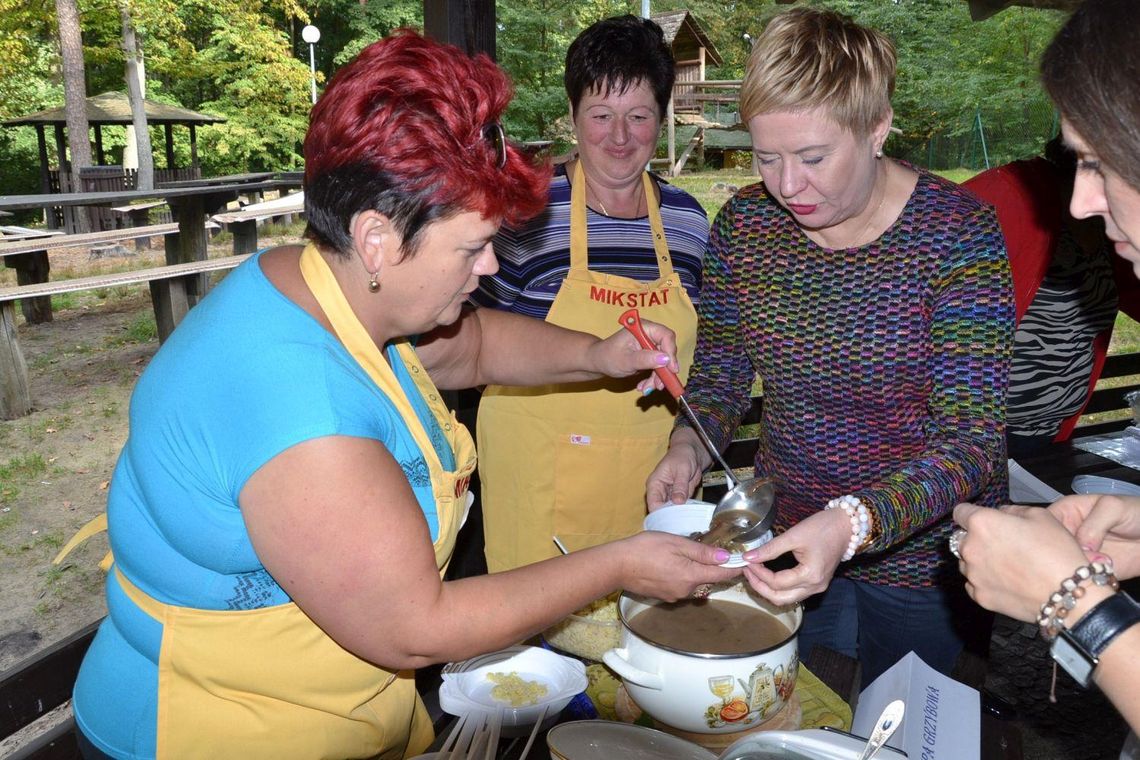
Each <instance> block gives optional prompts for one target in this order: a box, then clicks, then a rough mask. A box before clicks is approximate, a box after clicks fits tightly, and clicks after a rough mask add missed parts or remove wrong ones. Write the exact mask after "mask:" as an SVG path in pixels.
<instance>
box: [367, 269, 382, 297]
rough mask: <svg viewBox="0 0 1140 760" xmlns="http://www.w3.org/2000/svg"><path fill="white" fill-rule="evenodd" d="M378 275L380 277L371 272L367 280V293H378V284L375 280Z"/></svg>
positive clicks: (376, 273)
mask: <svg viewBox="0 0 1140 760" xmlns="http://www.w3.org/2000/svg"><path fill="white" fill-rule="evenodd" d="M379 275H380V273H379V272H373V273H372V276H371V277H370V278H369V279H368V292H369V293H379V292H380V283H379V282H377V281H376V278H377V277H378V276H379Z"/></svg>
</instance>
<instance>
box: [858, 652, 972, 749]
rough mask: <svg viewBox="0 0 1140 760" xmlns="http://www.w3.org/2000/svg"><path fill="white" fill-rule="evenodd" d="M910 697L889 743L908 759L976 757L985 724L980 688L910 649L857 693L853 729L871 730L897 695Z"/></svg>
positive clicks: (864, 732)
mask: <svg viewBox="0 0 1140 760" xmlns="http://www.w3.org/2000/svg"><path fill="white" fill-rule="evenodd" d="M896 699H901V700H903V701H904V702H905V703H906V713H905V715H904V716H903V721H902V725H901V726H899V728H898V730H897V731H895V735H894V736H892V737H891V739H890V741H888V742H887V746H890V747H895V748H896V749H901V750H902V751H904V752H906V754H907V757H908V758H910V760H978V758H979V755H980V754H981V742H982V730H981V713H980V708H981V704H980V699H979V696H978V692H977V690H976V689H971V688H970V687H969V686H966V685H965V684H961V683H958V682H957V681H955V680H954V679H952V678H949V677H948V676H944V675H942V674H941V673H939V672H938V671H937V670H934V669H933V668H932V667H930V666H929V665H927V664H926V663H925V662H923V661H922V660H921V659H920V658H919V656H918V655H916V654H915V653H914V652H911V653H910V654H908V655H907V656H906V657H904V658H902V659H901V660H899V661H898V662H896V663H895V664H894V665H893V666H892V667H891V668H890V669H889V670H887V671H886V672H885V673H883V674H882V675H881V676H879V677H878V678H876V679H875V681H874V682H873V683H872V684H871V685H870V686H868V687H867V688H866V689H864V690H863V693H862V694H860V695H859V708H858V709H857V710H856V711H855V717H854V720H853V721H852V725H851V732H852V733H853V734H855V735H856V736H870V735H871V731H873V730H874V728H875V721H877V720H878V718H879V713H881V712H882V711H883V708H884V707H886V706H887V705H888V704H890V703H891V702H892V701H893V700H896Z"/></svg>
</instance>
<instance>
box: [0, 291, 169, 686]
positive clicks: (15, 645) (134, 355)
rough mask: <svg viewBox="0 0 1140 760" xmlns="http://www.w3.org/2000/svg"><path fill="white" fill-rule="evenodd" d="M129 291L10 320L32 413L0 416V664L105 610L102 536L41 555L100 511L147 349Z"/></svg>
mask: <svg viewBox="0 0 1140 760" xmlns="http://www.w3.org/2000/svg"><path fill="white" fill-rule="evenodd" d="M133 290H134V291H135V292H131V293H122V294H112V295H111V296H110V297H109V298H107V299H105V300H103V301H102V303H98V302H96V303H92V304H86V303H85V304H84V306H82V307H80V308H77V309H66V310H61V311H58V312H57V313H56V315H55V319H54V321H52V322H49V323H46V324H42V325H21V326H20V327H19V328H18V336H19V341H20V347H21V349H22V350H23V352H24V357H25V360H26V361H27V363H28V374H29V378H28V379H29V384H30V386H31V392H32V399H33V404H34V406H35V410H34V411H33V412H32V414H30V415H28V416H26V417H21V418H19V419H16V420H9V421H3V422H0V447H2V448H0V451H3V454H0V505H2V506H0V510H2V511H0V575H2V576H3V578H4V583H3V584H2V585H0V671H3V670H5V669H6V668H8V667H10V666H12V665H13V664H15V663H16V662H18V661H20V660H21V659H23V658H25V657H27V656H28V655H30V654H31V653H33V652H35V651H37V650H38V649H41V648H42V647H45V646H47V645H49V644H51V643H52V642H54V641H56V640H58V639H61V638H63V637H65V636H66V635H68V634H70V633H72V632H73V631H75V630H78V629H79V628H81V627H83V626H84V625H86V624H87V623H89V622H91V621H93V620H96V619H98V618H99V617H101V616H102V615H103V614H104V613H105V612H106V609H105V607H104V603H103V589H102V581H103V573H102V571H100V570H99V568H98V563H99V559H100V558H101V557H102V556H103V554H104V553H105V552H106V551H107V541H106V536H105V535H101V536H97V537H95V538H93V539H91V540H90V541H88V542H87V543H86V544H85V545H83V546H81V547H80V548H79V549H77V550H76V551H75V552H73V553H72V554H71V555H70V556H68V557H67V559H66V560H65V561H64V562H63V563H62V564H60V565H58V566H56V565H53V564H52V558H53V557H54V556H55V554H56V553H57V552H58V551H59V549H60V548H61V547H62V546H63V544H64V543H65V542H66V541H67V540H68V539H69V538H71V536H72V535H73V534H74V533H75V531H76V530H77V529H79V528H80V527H81V526H83V525H84V524H85V523H86V522H87V521H88V520H90V519H91V518H93V517H95V516H96V515H98V514H100V513H101V512H102V511H103V510H104V508H105V506H106V496H107V484H108V481H109V480H110V478H111V471H112V469H113V468H114V464H115V458H116V457H117V455H118V451H119V448H120V447H121V446H122V444H123V442H124V441H125V440H126V435H127V406H128V400H129V397H130V392H131V388H132V387H133V385H134V381H135V379H136V378H137V377H138V375H139V373H140V372H141V371H142V369H143V368H144V367H145V366H146V363H147V361H148V360H149V359H150V357H151V356H152V355H153V354H154V352H155V350H156V349H157V348H158V340H157V338H153V337H150V338H147V337H146V336H145V333H144V334H143V335H142V336H140V335H139V333H140V332H142V331H140V329H139V328H138V327H137V326H136V325H137V323H138V322H139V321H142V320H145V319H146V318H148V317H150V298H149V296H148V295H147V294H146V293H145V292H138V291H139V289H133ZM152 321H153V319H152Z"/></svg>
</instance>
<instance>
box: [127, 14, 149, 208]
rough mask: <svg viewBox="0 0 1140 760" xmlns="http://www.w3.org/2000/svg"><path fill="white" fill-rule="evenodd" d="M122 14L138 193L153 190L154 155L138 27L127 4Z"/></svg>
mask: <svg viewBox="0 0 1140 760" xmlns="http://www.w3.org/2000/svg"><path fill="white" fill-rule="evenodd" d="M119 15H120V17H121V18H122V21H123V56H124V57H125V59H126V62H127V69H126V78H127V99H128V100H129V101H130V103H131V123H132V125H133V126H134V130H135V139H136V140H137V146H138V161H139V163H138V184H137V185H136V187H137V188H138V189H139V190H153V189H154V154H153V153H151V149H150V130H149V129H148V128H147V122H146V104H145V103H143V97H144V93H143V87H142V74H141V69H142V67H141V61H140V59H141V58H142V52H141V50H140V49H139V44H138V37H137V35H136V34H135V25H134V22H133V21H132V20H131V9H130V6H129V5H128V4H127V3H126V2H120V3H119Z"/></svg>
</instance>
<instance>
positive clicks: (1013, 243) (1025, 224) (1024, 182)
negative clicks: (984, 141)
mask: <svg viewBox="0 0 1140 760" xmlns="http://www.w3.org/2000/svg"><path fill="white" fill-rule="evenodd" d="M1057 185H1058V180H1057V177H1056V175H1055V173H1054V171H1053V169H1052V167H1051V166H1050V165H1049V164H1048V162H1046V161H1045V160H1044V159H1032V160H1030V161H1016V162H1014V163H1012V164H1006V165H1004V166H998V167H995V168H993V169H989V170H987V171H984V172H982V173H981V174H978V175H976V176H975V177H973V178H972V179H969V180H967V181H966V182H964V183H963V186H964V187H966V188H967V189H968V190H970V191H971V192H972V193H974V194H975V195H976V196H978V197H979V198H981V199H982V200H983V201H985V202H986V203H989V204H990V205H992V206H993V207H994V209H995V210H996V211H997V217H998V224H999V225H1000V226H1001V231H1002V234H1003V235H1004V236H1005V247H1006V252H1007V255H1008V256H1009V267H1010V271H1011V273H1012V275H1013V291H1014V300H1015V301H1016V303H1017V321H1018V322H1020V321H1021V318H1022V316H1024V314H1025V312H1026V311H1027V310H1028V309H1029V304H1031V303H1033V297H1034V296H1035V295H1037V288H1038V286H1039V285H1040V284H1041V280H1042V279H1044V277H1045V272H1046V271H1047V270H1048V269H1049V262H1050V260H1051V259H1052V257H1053V245H1054V243H1055V241H1056V238H1057V232H1058V228H1059V227H1060V222H1061V220H1062V219H1063V218H1064V217H1063V214H1064V208H1063V207H1062V201H1061V198H1060V196H1059V193H1058V189H1057Z"/></svg>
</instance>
